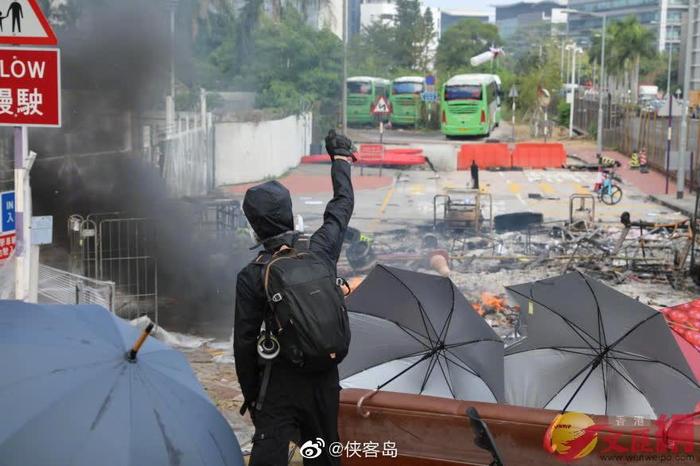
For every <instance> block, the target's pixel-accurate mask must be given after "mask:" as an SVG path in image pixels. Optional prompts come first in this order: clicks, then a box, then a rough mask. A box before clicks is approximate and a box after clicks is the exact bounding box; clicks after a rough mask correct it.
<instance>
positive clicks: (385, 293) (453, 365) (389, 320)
mask: <svg viewBox="0 0 700 466" xmlns="http://www.w3.org/2000/svg"><path fill="white" fill-rule="evenodd" d="M347 305H348V310H349V311H350V313H349V314H350V326H351V329H352V341H351V343H350V352H349V353H348V356H347V357H346V358H345V360H344V361H343V363H342V364H341V365H340V377H341V379H342V382H341V385H343V387H346V388H377V387H379V388H385V389H387V390H392V391H397V392H404V393H414V394H424V395H433V396H442V397H450V398H455V399H461V400H477V401H500V400H503V396H504V391H503V342H502V341H501V339H500V338H499V337H498V336H497V335H496V333H495V332H494V331H493V330H492V329H491V327H490V326H489V325H488V324H487V323H486V322H485V321H484V320H483V319H482V318H481V317H479V315H478V314H477V313H476V312H475V311H474V309H473V308H472V307H471V305H470V304H469V303H468V302H467V300H466V299H465V298H464V296H463V295H462V294H461V293H460V292H459V290H458V289H457V288H456V287H455V285H454V284H453V283H452V281H451V280H450V279H449V278H445V277H441V276H437V275H428V274H424V273H417V272H411V271H408V270H402V269H397V268H393V267H386V266H382V265H377V266H376V267H375V268H374V269H373V270H372V272H371V273H370V274H369V275H368V276H367V278H366V279H365V280H364V281H363V282H362V284H361V285H360V286H359V287H358V288H357V289H356V290H355V291H354V292H353V293H352V294H351V295H350V297H349V298H348V300H347Z"/></svg>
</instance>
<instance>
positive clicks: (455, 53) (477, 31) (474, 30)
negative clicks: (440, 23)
mask: <svg viewBox="0 0 700 466" xmlns="http://www.w3.org/2000/svg"><path fill="white" fill-rule="evenodd" d="M500 42H501V40H500V38H499V36H498V29H497V28H496V26H495V25H493V24H485V23H482V22H481V21H479V20H476V19H465V20H464V21H460V22H459V23H457V24H456V25H454V26H452V27H451V28H450V29H448V30H447V32H445V33H444V34H443V35H442V37H441V38H440V43H439V44H438V49H437V55H436V57H435V63H436V67H437V69H438V71H439V72H440V73H441V75H443V76H447V75H452V74H457V73H461V72H476V71H487V70H490V66H491V65H489V64H486V65H481V66H480V67H477V68H474V67H473V66H471V65H470V64H469V60H470V58H471V57H473V56H474V55H478V54H480V53H482V52H485V51H487V50H488V48H489V47H491V46H492V45H498V44H500Z"/></svg>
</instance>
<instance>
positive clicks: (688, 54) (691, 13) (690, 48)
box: [676, 0, 697, 199]
mask: <svg viewBox="0 0 700 466" xmlns="http://www.w3.org/2000/svg"><path fill="white" fill-rule="evenodd" d="M696 7H697V6H696V4H695V1H694V0H689V1H688V27H687V28H686V29H687V32H686V34H687V36H686V38H685V44H686V45H685V64H684V65H683V114H682V115H681V134H680V141H679V143H680V147H678V171H677V172H676V198H677V199H683V193H684V191H685V161H686V152H688V106H689V104H690V90H691V84H692V83H691V82H690V80H691V72H690V71H691V70H690V67H691V65H692V64H691V62H692V61H693V52H694V51H695V45H694V43H693V30H694V22H695V8H696Z"/></svg>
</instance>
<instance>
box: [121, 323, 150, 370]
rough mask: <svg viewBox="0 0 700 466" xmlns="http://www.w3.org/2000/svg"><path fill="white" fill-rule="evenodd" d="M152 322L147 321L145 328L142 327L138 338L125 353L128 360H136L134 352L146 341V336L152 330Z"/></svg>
mask: <svg viewBox="0 0 700 466" xmlns="http://www.w3.org/2000/svg"><path fill="white" fill-rule="evenodd" d="M153 327H154V325H153V322H151V323H149V324H148V325H147V326H146V328H145V329H143V332H141V335H139V339H138V340H136V343H134V346H132V347H131V349H130V350H129V352H128V353H127V354H126V358H127V359H128V360H129V361H130V362H134V361H136V354H137V353H138V352H139V350H140V349H141V347H142V346H143V344H144V342H145V341H146V338H148V335H150V333H151V331H153Z"/></svg>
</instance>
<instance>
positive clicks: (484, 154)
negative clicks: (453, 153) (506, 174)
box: [457, 144, 511, 170]
mask: <svg viewBox="0 0 700 466" xmlns="http://www.w3.org/2000/svg"><path fill="white" fill-rule="evenodd" d="M472 160H476V164H477V165H478V166H479V168H493V167H500V168H510V167H511V161H510V153H509V152H508V144H463V145H462V147H461V148H460V150H459V157H458V158H457V170H469V167H470V165H471V164H472Z"/></svg>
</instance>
